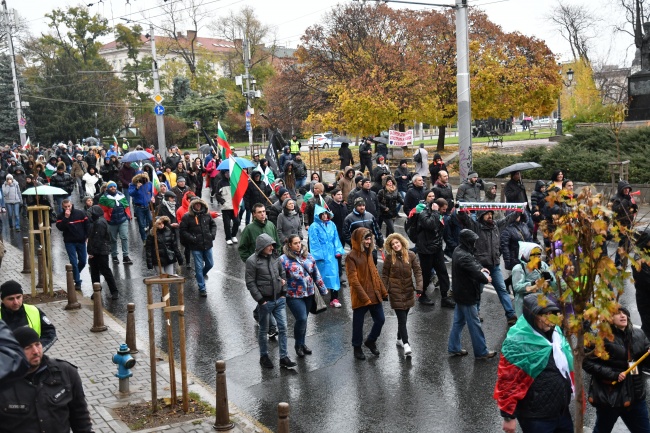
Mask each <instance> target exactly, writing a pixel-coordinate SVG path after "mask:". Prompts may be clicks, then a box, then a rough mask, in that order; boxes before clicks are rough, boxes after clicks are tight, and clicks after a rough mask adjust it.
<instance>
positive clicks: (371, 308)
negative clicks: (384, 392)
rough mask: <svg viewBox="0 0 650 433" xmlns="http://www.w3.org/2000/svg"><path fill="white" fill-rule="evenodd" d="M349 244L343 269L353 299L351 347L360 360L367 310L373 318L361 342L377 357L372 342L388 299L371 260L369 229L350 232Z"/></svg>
mask: <svg viewBox="0 0 650 433" xmlns="http://www.w3.org/2000/svg"><path fill="white" fill-rule="evenodd" d="M351 243H352V250H351V251H350V254H348V255H347V257H346V258H345V270H346V272H347V274H348V284H349V286H350V300H351V301H352V346H353V347H354V356H355V358H357V359H361V360H363V359H366V356H365V355H364V354H363V349H361V343H362V342H363V319H364V317H365V316H366V313H368V312H370V315H371V316H372V321H373V325H372V329H371V330H370V334H368V338H367V339H366V341H365V342H363V344H364V345H365V346H366V347H367V348H368V349H370V351H371V352H372V353H373V355H375V356H379V350H377V345H376V344H375V342H376V341H377V339H378V338H379V335H380V334H381V328H382V327H383V326H384V321H385V317H384V308H383V306H382V305H381V303H382V301H384V300H386V299H387V298H388V292H387V291H386V288H385V287H384V283H382V281H381V278H380V277H379V272H378V271H377V268H376V267H375V262H374V260H373V259H372V250H374V248H375V241H374V238H373V236H372V233H371V232H370V230H368V229H367V228H364V227H360V228H358V229H356V230H355V231H353V232H352V239H351Z"/></svg>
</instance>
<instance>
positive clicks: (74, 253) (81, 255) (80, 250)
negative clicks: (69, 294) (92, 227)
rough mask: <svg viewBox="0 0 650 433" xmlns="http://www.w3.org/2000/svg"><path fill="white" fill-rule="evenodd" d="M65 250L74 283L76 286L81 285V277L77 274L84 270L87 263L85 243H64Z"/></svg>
mask: <svg viewBox="0 0 650 433" xmlns="http://www.w3.org/2000/svg"><path fill="white" fill-rule="evenodd" d="M65 250H66V251H67V252H68V259H69V260H70V264H71V265H72V274H73V275H74V283H75V285H77V286H80V285H81V276H80V275H79V273H80V272H81V271H83V270H84V268H85V267H86V263H87V261H88V254H87V253H86V243H85V242H66V243H65Z"/></svg>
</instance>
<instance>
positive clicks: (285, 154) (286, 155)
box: [278, 146, 293, 174]
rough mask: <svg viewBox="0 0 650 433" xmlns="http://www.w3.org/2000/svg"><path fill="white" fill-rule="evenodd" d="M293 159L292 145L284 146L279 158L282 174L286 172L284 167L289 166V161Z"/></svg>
mask: <svg viewBox="0 0 650 433" xmlns="http://www.w3.org/2000/svg"><path fill="white" fill-rule="evenodd" d="M291 161H293V155H292V154H291V152H290V147H289V146H284V148H282V155H280V158H279V160H278V164H279V167H280V170H282V173H281V174H284V168H285V167H286V166H287V163H288V162H291Z"/></svg>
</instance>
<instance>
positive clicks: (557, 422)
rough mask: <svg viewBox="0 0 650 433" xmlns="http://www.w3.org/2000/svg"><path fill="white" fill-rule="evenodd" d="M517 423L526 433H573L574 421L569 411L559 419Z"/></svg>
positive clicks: (522, 419)
mask: <svg viewBox="0 0 650 433" xmlns="http://www.w3.org/2000/svg"><path fill="white" fill-rule="evenodd" d="M643 404H644V405H645V401H644V402H643ZM517 421H518V422H519V426H520V427H521V431H523V432H524V433H573V421H572V420H571V414H570V413H569V412H568V411H567V413H566V414H564V415H561V416H559V417H557V418H541V419H538V418H518V419H517ZM594 433H596V429H594Z"/></svg>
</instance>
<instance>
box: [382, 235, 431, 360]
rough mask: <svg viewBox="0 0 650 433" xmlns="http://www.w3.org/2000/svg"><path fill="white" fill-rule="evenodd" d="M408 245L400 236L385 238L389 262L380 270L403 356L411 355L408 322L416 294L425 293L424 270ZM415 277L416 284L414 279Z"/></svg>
mask: <svg viewBox="0 0 650 433" xmlns="http://www.w3.org/2000/svg"><path fill="white" fill-rule="evenodd" d="M408 248H409V242H408V241H407V240H406V238H404V236H402V235H400V234H399V233H393V234H391V235H389V236H387V237H386V242H384V250H385V251H386V259H385V260H384V267H383V268H382V270H381V279H382V281H383V283H384V287H386V290H387V291H388V299H389V300H390V307H391V308H392V309H393V310H394V311H395V315H396V316H397V345H398V346H401V347H403V348H404V355H405V356H411V354H412V351H411V345H410V343H409V336H408V331H407V329H406V319H407V317H408V313H409V310H410V309H411V308H413V307H414V306H415V294H416V293H417V294H418V296H419V295H421V294H422V289H423V283H422V281H423V280H422V268H420V262H419V261H418V258H417V256H416V255H415V253H414V252H413V251H410V250H409V249H408ZM414 276H415V285H414V284H413V277H414Z"/></svg>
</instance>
